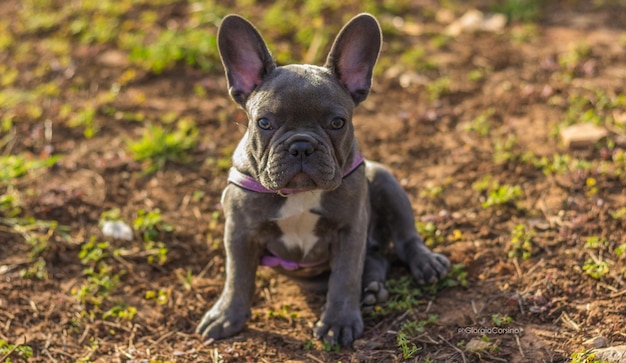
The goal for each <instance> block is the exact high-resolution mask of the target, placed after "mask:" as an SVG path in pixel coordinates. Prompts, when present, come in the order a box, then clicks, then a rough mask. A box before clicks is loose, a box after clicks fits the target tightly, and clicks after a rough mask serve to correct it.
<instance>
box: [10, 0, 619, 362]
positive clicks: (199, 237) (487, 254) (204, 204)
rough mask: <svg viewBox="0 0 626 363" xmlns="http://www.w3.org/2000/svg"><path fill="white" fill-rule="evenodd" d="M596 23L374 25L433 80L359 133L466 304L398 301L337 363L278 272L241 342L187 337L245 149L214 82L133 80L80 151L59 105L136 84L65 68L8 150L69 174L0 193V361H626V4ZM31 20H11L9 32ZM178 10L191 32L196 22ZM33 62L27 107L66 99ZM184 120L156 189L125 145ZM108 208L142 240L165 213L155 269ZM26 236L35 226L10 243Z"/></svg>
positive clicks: (95, 60) (436, 20) (448, 299)
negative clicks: (568, 134) (578, 357)
mask: <svg viewBox="0 0 626 363" xmlns="http://www.w3.org/2000/svg"><path fill="white" fill-rule="evenodd" d="M477 3H478V4H477V5H481V3H480V2H477ZM597 3H598V4H600V3H602V4H600V5H591V4H588V3H587V2H576V1H570V2H567V1H562V2H556V1H555V2H553V5H550V6H549V7H548V8H547V9H546V10H545V12H544V16H543V17H542V18H541V19H540V20H537V21H536V22H534V23H533V24H532V25H528V24H525V23H522V22H516V21H513V22H509V23H508V24H507V25H506V26H505V27H504V28H503V29H501V30H499V31H496V32H491V31H486V30H485V31H477V32H473V31H463V32H462V33H461V34H459V35H455V36H454V37H451V38H450V39H447V40H446V42H445V44H444V45H442V46H440V45H438V46H434V45H433V42H434V41H435V40H436V39H439V38H437V37H434V36H432V34H435V33H443V32H444V31H445V29H446V28H447V27H448V26H449V24H450V23H452V22H453V21H454V20H455V19H458V18H459V17H461V16H462V15H463V14H465V13H466V11H467V10H468V9H469V7H468V6H461V7H459V8H457V9H455V10H450V11H441V12H439V13H437V14H436V15H434V16H430V17H426V16H424V17H419V16H416V17H415V18H416V19H418V20H419V22H415V23H408V22H402V21H400V19H399V18H396V19H391V20H390V19H387V18H385V15H384V14H382V15H381V14H376V15H379V17H380V18H381V19H382V20H381V22H383V24H387V25H388V26H391V25H389V24H393V25H394V26H395V27H396V28H395V30H394V31H395V32H397V33H401V34H403V35H404V36H405V43H404V46H405V47H407V48H409V47H412V46H416V45H417V44H422V42H424V43H425V44H426V46H425V49H426V52H427V53H426V57H427V59H428V61H429V62H431V63H433V64H435V65H436V68H434V69H433V68H432V67H424V68H415V69H411V68H410V67H407V66H404V65H403V64H404V63H401V62H398V63H397V64H394V63H393V62H389V61H387V62H386V63H385V61H384V60H382V61H381V64H380V65H379V67H380V69H378V71H377V73H376V75H375V80H374V86H373V90H372V93H371V95H370V97H369V98H368V99H367V101H365V102H364V104H363V105H361V106H360V108H359V109H358V112H357V113H356V115H355V118H354V124H355V127H356V130H357V136H358V139H359V143H360V146H361V149H362V153H363V154H364V155H365V156H366V157H367V158H369V159H372V160H377V161H380V162H383V163H385V164H386V165H388V166H389V168H390V169H391V170H392V171H393V173H394V174H395V175H396V176H397V177H398V179H399V180H400V181H401V183H402V185H403V186H404V188H405V189H406V191H407V193H408V194H409V196H410V199H411V201H412V205H413V207H414V210H415V213H416V216H417V221H416V223H417V224H418V225H419V226H420V229H421V231H422V234H424V236H425V237H426V239H427V241H428V242H429V244H430V245H431V246H432V248H433V249H434V250H435V251H437V252H440V253H443V254H445V255H446V256H448V257H449V258H450V260H451V261H452V262H453V264H456V265H457V271H456V272H455V275H454V276H451V277H450V279H449V282H450V284H449V285H457V286H437V287H432V288H430V289H424V288H423V289H421V290H420V289H419V288H418V287H417V286H413V285H411V286H410V287H409V288H407V289H405V290H403V291H404V292H397V293H396V294H395V295H392V298H393V299H395V300H402V299H404V298H405V297H406V296H398V294H399V295H402V294H408V293H414V292H416V291H418V292H420V291H421V294H420V295H418V296H417V295H416V298H415V299H416V300H415V301H414V302H413V303H412V304H411V305H410V306H409V308H405V309H404V310H402V309H391V308H389V307H385V306H381V307H380V309H379V310H378V312H377V313H376V314H366V315H365V316H364V319H365V323H366V327H365V333H364V335H363V336H362V338H361V339H359V340H358V341H357V342H356V343H355V344H354V347H351V348H342V349H339V350H337V349H329V348H328V347H324V346H323V345H322V344H321V343H319V342H317V341H315V340H314V339H313V337H312V330H313V324H314V323H315V322H316V317H317V316H318V315H319V313H320V309H321V307H322V303H323V296H321V295H316V294H312V293H305V292H302V291H300V289H299V288H298V287H297V286H296V285H294V283H292V282H290V281H289V280H287V279H286V278H284V277H281V276H280V275H277V274H275V273H274V272H273V271H271V270H269V269H265V268H261V269H260V271H259V273H258V276H257V293H256V298H255V302H254V305H253V307H252V311H253V317H252V319H251V320H250V322H249V323H248V325H247V327H246V328H245V330H244V331H243V332H241V334H238V335H237V336H235V337H233V338H229V339H225V340H222V341H206V342H205V341H203V340H202V339H201V338H200V337H199V336H197V335H196V334H194V329H195V326H196V324H197V323H198V321H199V319H200V318H201V316H202V315H203V313H204V312H205V311H206V309H208V308H209V307H210V306H211V304H212V303H213V302H214V301H215V300H216V298H217V296H218V294H219V293H220V291H221V287H222V284H223V278H224V254H223V248H222V246H221V238H222V228H223V219H222V215H221V209H220V205H219V197H220V193H221V190H222V189H223V187H224V185H225V183H226V172H227V169H228V161H227V160H228V157H229V155H230V153H231V152H232V150H233V148H234V145H235V144H236V142H237V140H238V138H239V137H241V135H242V134H243V129H244V127H245V119H244V115H243V114H242V113H241V112H240V111H239V110H238V109H237V107H236V106H235V105H234V103H233V102H232V101H231V100H229V99H228V98H227V93H226V85H225V81H224V79H223V74H222V71H221V68H220V67H217V68H215V69H214V70H209V71H202V70H199V69H198V68H195V67H190V66H186V65H185V64H179V65H177V66H176V67H174V68H171V69H168V70H165V71H164V72H162V73H160V74H156V73H152V72H147V71H141V70H140V71H137V72H138V74H137V75H135V77H134V78H133V79H132V80H131V81H129V82H128V83H126V84H124V85H123V86H122V87H121V88H120V89H119V94H118V95H117V96H116V98H115V100H114V101H112V102H111V103H110V104H111V105H112V106H113V107H114V108H115V110H114V111H113V112H109V111H108V110H107V109H105V108H102V107H101V108H98V109H97V110H96V116H95V122H96V123H97V125H98V130H97V132H96V133H95V134H94V135H93V137H91V138H86V137H85V136H84V135H83V130H82V129H81V128H76V127H71V126H68V124H67V123H65V122H62V121H58V116H57V115H59V113H61V112H62V104H63V103H70V104H85V102H89V100H93V99H96V98H98V97H100V96H102V94H103V93H106V91H107V90H108V89H110V87H111V85H112V84H113V83H114V80H117V79H119V78H120V77H121V76H122V75H124V74H125V72H127V71H128V70H129V69H133V65H132V64H129V63H128V61H127V60H126V59H125V58H124V56H123V54H122V55H120V53H122V52H120V51H118V50H116V49H115V48H114V47H112V46H107V45H101V44H100V45H84V44H83V45H77V46H76V47H74V48H72V51H71V57H72V60H73V61H72V67H73V69H71V72H72V73H73V75H68V74H65V75H63V72H70V70H68V69H65V70H64V69H61V70H59V71H58V72H59V74H60V75H59V76H58V77H59V78H58V79H59V82H61V85H62V87H67V89H70V88H72V87H73V88H72V91H71V92H69V91H68V92H65V91H63V92H61V93H60V94H59V95H56V96H54V97H50V98H48V102H47V103H46V104H42V105H41V107H42V115H39V116H38V117H31V116H29V113H28V112H27V111H23V114H20V113H16V115H17V116H15V118H14V120H13V127H12V131H11V132H6V133H5V131H7V130H4V131H2V132H3V133H5V134H4V135H3V136H2V140H4V141H3V143H1V144H0V154H2V155H28V156H29V157H34V158H39V157H41V158H42V157H45V156H48V155H61V158H60V159H59V160H58V162H57V163H56V164H55V165H54V166H51V167H48V168H39V169H36V170H32V171H30V172H28V173H27V174H26V175H24V176H22V177H19V178H13V179H11V181H10V182H8V183H4V184H0V195H4V196H8V195H12V196H17V197H18V199H19V201H20V202H19V211H18V212H16V213H13V212H10V211H9V210H8V209H7V208H5V209H0V217H2V219H0V342H1V341H5V343H10V344H12V347H13V348H12V349H4V350H2V346H0V362H5V361H6V362H8V361H9V360H8V359H11V361H13V362H19V361H30V362H79V361H80V362H91V361H93V362H339V361H341V362H361V361H362V362H396V361H416V362H425V361H432V362H478V361H486V362H507V361H510V362H565V361H570V359H571V357H572V354H574V353H577V352H582V351H584V350H585V349H587V348H589V347H590V345H588V344H587V343H585V341H587V340H589V339H592V338H595V337H603V338H605V342H604V344H603V345H606V346H617V345H620V344H626V319H625V314H626V258H625V255H626V253H624V252H623V250H621V249H620V246H622V248H624V247H623V246H624V244H626V232H625V227H626V210H625V209H624V206H626V187H625V182H626V174H625V173H626V157H624V155H625V154H624V150H626V110H625V106H626V96H625V95H626V87H625V86H626V25H625V24H626V4H620V3H619V2H610V1H606V2H597ZM17 4H18V3H17V2H13V1H8V2H6V3H5V4H4V5H0V9H2V10H3V11H4V13H5V14H7V15H0V17H5V19H6V17H10V16H11V14H13V15H14V14H16V12H17V10H16V9H17V8H18V7H19V6H18V5H17ZM594 4H595V2H594ZM416 8H417V6H416ZM479 8H481V7H480V6H479ZM168 9H169V10H167V11H171V12H172V15H171V16H172V17H177V16H178V17H180V16H184V15H181V14H184V12H185V9H186V7H185V6H179V7H176V8H168ZM435 9H436V7H435ZM481 9H482V10H485V11H488V10H489V8H488V7H482V8H481ZM416 11H417V10H416ZM338 18H341V17H338ZM255 21H261V20H260V19H255ZM45 36H46V33H45V32H44V33H39V34H37V35H35V37H40V38H41V39H42V41H43V40H44V39H45ZM267 37H268V38H270V37H271V35H268V36H267ZM31 41H32V39H31ZM429 42H430V43H429ZM42 47H43V46H42ZM391 48H392V47H391V46H390V45H389V43H386V45H385V48H384V49H383V52H387V53H388V54H393V52H394V51H397V49H395V50H394V49H391ZM42 49H43V48H42ZM33 52H34V54H35V57H41V58H40V59H32V60H31V61H29V62H25V63H18V62H17V61H14V60H11V59H10V58H11V55H10V54H9V53H7V52H6V51H3V52H2V53H0V54H2V56H1V57H2V59H0V61H3V62H5V63H6V64H9V65H11V64H13V65H16V67H17V68H19V70H20V75H21V77H24V78H23V79H22V80H21V81H18V84H19V82H22V83H21V87H24V88H29V87H30V88H33V87H35V86H36V85H37V84H39V83H41V82H44V81H51V80H52V81H55V80H57V78H54V77H51V76H46V77H48V79H45V80H44V79H40V78H38V76H37V74H36V72H35V68H36V65H37V63H38V62H40V61H41V59H48V58H46V57H47V55H46V52H45V51H44V50H41V49H33ZM30 70H32V72H31V71H30ZM29 72H30V73H29ZM33 72H34V73H33ZM55 77H56V76H55ZM77 78H80V82H79V86H76V83H75V82H76V79H77ZM580 100H582V101H580ZM579 101H580V102H579ZM0 105H1V104H0ZM3 112H4V111H2V110H1V109H0V115H3V114H5V113H3ZM172 113H173V114H174V115H175V117H174V118H175V119H177V120H180V119H185V118H188V119H193V120H194V121H195V126H196V128H197V131H198V135H197V140H198V142H197V143H196V144H195V145H194V147H192V148H191V149H190V150H188V151H186V152H185V154H186V157H187V158H188V160H186V162H167V163H165V165H163V166H162V167H161V168H159V169H158V170H157V171H155V172H154V173H145V172H144V170H145V167H146V163H145V162H142V161H137V160H134V159H133V155H132V154H131V152H130V151H129V146H128V145H129V140H139V139H140V138H141V137H142V132H144V128H143V126H144V124H145V122H147V121H149V120H163V119H164V115H168V114H172ZM135 114H141V115H142V120H140V121H136V120H132V119H131V118H132V117H131V116H132V115H135ZM129 115H131V116H129ZM159 122H161V123H163V124H164V125H166V126H168V127H170V126H171V127H172V128H173V127H175V126H174V125H175V124H172V123H171V122H169V123H167V122H165V121H159ZM581 123H594V124H596V125H597V126H598V127H599V128H600V129H602V130H603V131H604V135H603V137H601V138H599V139H597V140H595V139H594V140H592V141H590V142H583V144H582V145H569V146H568V145H566V140H564V139H563V136H562V134H561V133H560V131H559V130H562V129H564V128H566V127H567V126H569V125H571V124H581ZM586 136H588V135H586ZM7 140H8V141H7ZM574 146H576V147H574ZM3 167H6V166H3ZM481 185H482V187H481ZM499 192H501V193H500V195H498V193H499ZM508 192H510V193H512V194H510V195H508V196H507V195H506V193H508ZM507 197H510V198H509V199H506V198H507ZM498 198H499V199H498ZM1 204H2V203H0V205H1ZM114 208H119V218H120V219H121V220H123V221H125V222H126V223H127V224H129V225H132V224H133V221H134V220H136V218H137V217H138V215H139V213H140V212H139V211H140V210H145V211H156V210H157V209H158V210H159V211H160V215H161V218H162V221H164V222H165V223H166V224H167V225H169V226H170V227H172V228H170V227H168V226H167V225H164V224H158V227H156V230H155V231H156V232H155V233H156V234H157V236H158V237H157V239H158V241H159V242H162V244H156V246H157V247H154V245H153V246H147V245H146V238H145V236H143V235H142V233H141V232H140V231H139V229H138V228H136V229H135V231H134V239H133V240H132V241H125V240H121V239H111V238H107V237H104V236H103V234H102V232H101V229H100V227H99V222H100V221H101V220H102V218H103V217H102V216H101V215H102V213H103V212H105V211H110V210H111V209H114ZM17 217H19V218H33V219H32V220H31V222H32V224H31V225H28V226H26V225H25V224H22V225H21V227H20V226H19V225H17V224H16V223H11V221H12V220H13V221H14V219H11V218H17ZM33 221H56V222H57V223H58V225H59V226H65V227H63V228H61V227H58V226H57V227H51V226H50V225H48V224H45V223H44V222H41V223H39V224H38V223H36V222H33ZM518 226H521V227H518ZM515 231H518V233H517V234H515ZM28 236H39V237H37V238H40V240H39V241H41V239H42V238H45V239H46V240H45V242H46V243H45V248H44V249H43V251H41V252H39V253H33V245H36V244H37V242H32V240H31V242H28ZM41 236H43V237H41ZM90 241H91V242H108V244H107V245H104V244H103V245H100V246H98V245H97V244H94V243H92V245H91V247H86V246H87V244H88V243H89V242H90ZM520 241H525V243H522V242H520ZM516 243H517V244H516ZM94 246H95V247H94ZM155 248H156V249H157V250H158V248H161V251H165V252H166V255H167V256H166V257H167V259H166V260H165V261H161V262H162V263H158V262H155V261H154V260H151V259H149V257H155V256H156V255H157V253H155V252H154V251H155ZM89 251H91V252H93V251H95V252H94V253H95V254H97V255H98V256H97V257H96V256H95V255H87V256H86V254H87V253H88V252H89ZM81 252H82V254H81ZM90 256H91V257H90ZM90 258H91V259H90ZM156 258H158V256H157V257H156ZM390 258H391V259H392V269H391V272H390V275H391V276H390V277H391V278H393V279H394V280H395V281H396V282H397V281H402V277H403V276H406V275H407V271H406V270H405V269H404V267H403V266H401V265H400V264H399V263H398V262H397V261H396V260H395V259H394V258H393V256H390ZM102 263H104V265H103V264H102ZM594 268H595V270H594ZM89 269H91V270H89ZM90 271H91V272H90ZM594 271H596V274H595V275H594V274H593V272H594ZM115 276H117V278H118V280H116V279H115ZM107 278H111V279H112V280H113V281H112V282H111V281H108V280H107V281H108V282H107V281H105V280H106V279H107ZM107 283H110V285H107ZM89 284H92V285H94V286H96V287H93V289H92V290H89V289H87V288H86V287H88V286H90V285H89ZM107 286H109V287H110V288H107ZM81 292H82V294H81ZM116 307H120V309H121V310H119V309H118V310H115V309H114V308H116ZM129 307H131V308H129ZM388 308H389V309H388ZM111 309H113V310H111ZM135 309H136V310H135ZM108 311H113V313H112V315H111V314H110V315H109V316H105V315H103V314H104V313H105V312H108ZM120 311H123V312H125V313H127V314H124V313H120ZM128 314H131V315H133V316H128ZM409 322H415V323H416V324H417V325H419V323H420V322H424V324H425V325H422V326H421V327H420V328H415V329H412V330H411V329H410V328H409V327H408V325H407V323H409ZM426 322H427V323H426ZM400 332H405V333H406V332H409V333H407V334H406V337H405V338H406V341H404V342H402V341H400V339H399V336H400V335H399V333H400ZM24 346H27V347H30V348H32V356H30V358H24V356H23V355H22V354H20V349H18V348H19V347H24ZM5 348H6V346H5ZM412 348H414V351H412V352H407V350H411V349H412ZM409 353H410V354H409ZM625 359H626V358H625Z"/></svg>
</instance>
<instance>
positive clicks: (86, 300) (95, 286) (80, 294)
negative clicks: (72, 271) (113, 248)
mask: <svg viewBox="0 0 626 363" xmlns="http://www.w3.org/2000/svg"><path fill="white" fill-rule="evenodd" d="M83 273H84V274H85V276H86V277H87V279H86V281H85V282H84V283H83V284H82V285H81V286H80V287H79V288H74V289H72V295H74V296H76V297H77V298H78V300H79V301H80V302H81V303H83V304H90V305H93V306H95V307H99V306H101V305H102V303H103V302H104V301H105V300H106V299H107V298H108V297H109V295H110V294H111V292H112V291H113V290H114V289H115V288H116V287H117V285H118V283H119V279H120V278H119V275H118V274H112V271H111V267H110V266H109V265H107V264H106V263H104V262H100V263H98V264H97V265H96V266H94V267H87V268H86V269H85V270H84V272H83Z"/></svg>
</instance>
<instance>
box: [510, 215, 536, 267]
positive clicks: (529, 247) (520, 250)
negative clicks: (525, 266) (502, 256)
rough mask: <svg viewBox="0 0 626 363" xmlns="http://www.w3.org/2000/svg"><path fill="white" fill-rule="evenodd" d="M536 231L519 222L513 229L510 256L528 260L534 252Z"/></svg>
mask: <svg viewBox="0 0 626 363" xmlns="http://www.w3.org/2000/svg"><path fill="white" fill-rule="evenodd" d="M534 237H535V231H533V230H531V229H529V228H528V227H526V225H524V224H518V225H516V226H515V227H513V230H512V231H511V246H510V247H509V258H514V257H522V259H524V260H527V259H529V258H530V257H531V256H532V253H533V238H534Z"/></svg>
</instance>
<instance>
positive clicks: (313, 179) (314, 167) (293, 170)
mask: <svg viewBox="0 0 626 363" xmlns="http://www.w3.org/2000/svg"><path fill="white" fill-rule="evenodd" d="M320 159H321V160H320ZM320 159H318V160H316V161H315V162H312V161H309V162H301V163H293V162H292V163H289V162H287V161H286V160H277V162H275V163H274V164H273V165H271V166H270V167H269V168H268V170H267V173H263V174H262V175H263V176H264V178H262V179H265V180H262V181H261V182H262V184H264V185H265V187H267V188H269V189H271V190H276V191H280V190H284V189H289V190H296V191H309V190H315V189H322V190H333V189H336V188H337V187H338V185H339V183H340V181H341V179H340V178H337V177H336V176H337V175H336V174H337V171H336V170H335V168H333V167H332V162H330V161H326V160H324V158H320Z"/></svg>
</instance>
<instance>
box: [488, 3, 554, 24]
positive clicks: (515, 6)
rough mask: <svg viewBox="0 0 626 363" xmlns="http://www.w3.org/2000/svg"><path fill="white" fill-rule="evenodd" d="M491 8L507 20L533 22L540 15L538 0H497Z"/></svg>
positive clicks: (540, 8) (540, 9)
mask: <svg viewBox="0 0 626 363" xmlns="http://www.w3.org/2000/svg"><path fill="white" fill-rule="evenodd" d="M492 9H493V10H494V11H496V12H498V13H503V14H505V15H506V16H507V18H509V20H519V21H523V22H535V21H537V20H538V19H539V17H540V16H541V15H542V7H541V1H540V0H505V1H500V2H498V5H494V6H493V7H492Z"/></svg>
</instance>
